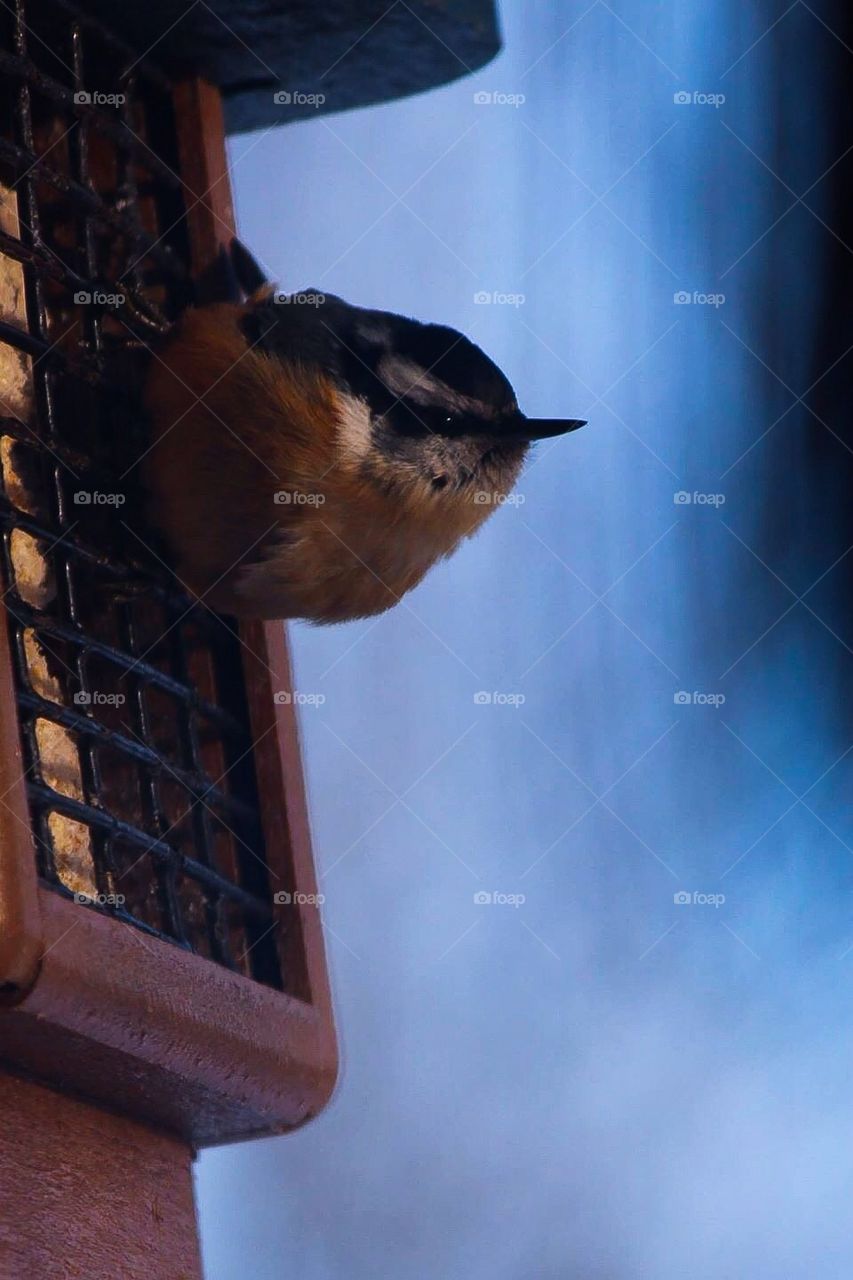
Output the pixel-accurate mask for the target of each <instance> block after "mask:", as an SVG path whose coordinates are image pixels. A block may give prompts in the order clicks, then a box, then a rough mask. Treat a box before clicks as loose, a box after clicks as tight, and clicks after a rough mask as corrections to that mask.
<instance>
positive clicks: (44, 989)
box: [0, 81, 337, 1280]
mask: <svg viewBox="0 0 853 1280" xmlns="http://www.w3.org/2000/svg"><path fill="white" fill-rule="evenodd" d="M176 105H177V114H178V119H179V125H180V128H179V132H180V141H181V167H182V174H183V177H184V180H185V184H186V187H187V188H188V191H189V192H190V193H191V194H190V195H189V196H188V200H187V204H188V208H189V213H188V218H189V223H190V230H191V240H192V246H193V255H194V261H193V268H194V271H195V272H196V273H197V274H199V275H201V274H203V273H204V272H205V270H206V269H207V267H209V266H210V265H211V263H213V262H214V261H215V259H216V256H217V254H218V250H219V246H220V245H221V244H222V243H224V242H226V241H227V239H228V237H229V235H230V233H231V228H232V226H233V211H232V208H231V197H230V189H229V187H228V178H227V166H226V163H225V148H224V135H223V132H222V113H221V105H220V103H219V97H218V94H217V92H216V90H215V89H213V88H212V87H211V86H209V85H206V84H204V83H202V82H199V81H192V82H188V83H186V84H182V85H180V86H179V87H178V89H177V92H176ZM5 631H6V628H5V627H2V628H0V791H5V792H6V793H5V795H0V842H2V843H0V902H2V903H3V906H2V907H0V923H2V922H3V921H4V920H8V921H9V922H10V924H11V926H12V927H13V928H16V929H17V933H16V934H15V938H16V941H14V942H13V943H9V944H5V940H4V946H0V960H2V961H3V965H4V966H5V967H3V968H2V970H0V980H4V979H5V980H7V981H12V980H15V981H16V982H17V986H16V988H15V990H16V993H17V994H18V995H19V996H20V994H21V991H22V989H23V988H24V987H25V986H26V984H27V983H30V982H32V979H33V977H35V981H34V982H33V983H32V986H31V987H30V989H29V990H28V991H27V992H26V994H25V995H24V998H22V999H19V1002H18V1003H17V1004H15V1005H14V1007H11V1008H9V1007H7V1008H5V1009H3V1008H2V1007H0V1060H2V1061H4V1062H6V1063H7V1064H10V1065H12V1066H13V1067H14V1069H15V1070H16V1071H24V1072H26V1073H28V1074H29V1075H30V1076H31V1077H33V1078H36V1079H38V1080H40V1081H44V1082H46V1083H49V1084H52V1085H53V1086H54V1087H55V1088H57V1089H59V1090H61V1091H63V1092H66V1093H69V1094H70V1093H73V1094H76V1095H78V1096H79V1097H82V1098H85V1099H88V1100H90V1101H93V1102H96V1103H98V1104H100V1105H101V1106H102V1107H106V1108H109V1109H111V1110H112V1111H113V1112H115V1113H121V1114H123V1115H125V1116H128V1117H131V1118H132V1119H134V1120H136V1121H141V1122H147V1123H148V1124H151V1125H154V1126H157V1127H158V1128H160V1129H162V1130H165V1131H169V1132H171V1133H173V1134H176V1135H178V1136H179V1137H181V1138H183V1139H184V1140H185V1141H186V1142H189V1143H191V1144H192V1145H193V1146H195V1147H198V1146H205V1145H212V1144H215V1143H222V1142H229V1141H236V1140H239V1139H243V1138H250V1137H258V1136H263V1135H266V1134H271V1133H279V1132H283V1131H285V1130H287V1129H290V1128H293V1127H294V1126H296V1125H299V1124H302V1123H303V1122H304V1121H305V1120H307V1119H309V1118H310V1117H311V1116H312V1115H315V1114H316V1113H317V1112H318V1111H319V1110H320V1109H321V1108H322V1107H323V1106H324V1105H325V1103H326V1101H327V1100H328V1098H329V1096H330V1094H331V1092H332V1089H333V1088H334V1084H335V1078H336V1074H337V1050H336V1042H335V1034H334V1025H333V1020H332V1012H331V1001H330V997H329V986H328V978H327V973H326V963H325V956H324V948H323V938H322V930H321V927H320V920H319V914H318V909H317V906H316V905H315V901H314V900H315V898H316V882H315V876H314V868H313V859H312V854H311V843H310V835H309V828H308V820H307V812H306V805H305V796H304V792H303V780H302V762H301V755H300V750H299V739H298V730H297V721H296V707H295V705H294V703H293V701H292V700H290V701H288V700H287V699H286V698H282V697H281V694H285V695H286V694H287V693H289V692H291V691H292V683H291V672H290V662H289V655H288V651H287V644H286V638H285V631H284V628H283V626H282V625H280V624H272V623H263V624H262V623H258V624H251V625H248V626H245V627H244V628H243V629H242V632H241V639H242V642H243V653H244V669H245V675H246V686H247V697H248V703H249V710H250V714H251V724H252V732H253V737H254V740H255V752H254V756H255V764H256V769H257V776H258V782H259V791H260V798H261V806H262V819H263V825H264V835H265V845H266V853H267V860H268V863H269V868H270V875H271V880H272V884H273V886H274V887H275V886H277V885H287V886H288V893H289V894H290V895H291V900H290V901H282V902H279V903H277V904H276V907H275V910H276V912H277V914H278V916H279V918H280V920H281V922H282V925H283V930H284V937H285V951H286V954H285V957H284V959H285V964H286V965H288V964H289V975H290V976H289V979H288V981H289V989H288V992H287V993H283V992H281V991H277V990H273V989H272V988H270V987H266V986H263V985H261V984H260V983H257V982H253V981H251V980H250V979H249V978H246V977H244V976H243V975H242V974H239V973H234V972H232V971H230V970H228V969H225V968H223V967H222V966H220V965H217V964H214V963H213V962H211V961H209V960H206V959H204V958H202V957H200V956H197V955H193V954H191V953H189V952H186V951H183V950H181V949H179V948H177V947H175V946H172V945H170V944H169V943H167V942H163V941H160V940H159V939H156V938H152V937H149V936H147V935H145V934H143V933H141V932H140V931H138V930H136V929H134V928H132V927H130V926H128V925H125V924H122V923H120V922H119V921H117V920H115V919H111V918H110V917H108V916H106V915H103V914H100V913H99V912H96V911H92V910H90V909H89V908H87V907H85V906H81V905H79V904H78V903H75V902H72V901H69V900H68V899H66V898H64V897H60V896H59V895H57V894H56V893H54V892H52V891H51V890H49V889H45V888H42V887H40V886H38V885H37V883H36V881H35V863H34V857H33V849H32V840H31V836H30V824H29V818H28V815H27V812H26V803H25V794H24V780H23V778H22V776H21V760H20V746H19V743H18V741H17V734H18V730H17V719H16V716H15V711H14V697H13V694H14V691H13V688H12V677H11V664H10V661H9V657H10V655H9V653H8V650H7V649H6V648H3V647H2V646H3V645H5V644H6V643H7V642H6V641H5V639H3V638H2V637H4V636H5ZM277 694H278V695H279V697H276V695H277ZM7 787H8V790H6V788H7ZM15 806H17V808H16V807H15ZM18 810H20V812H18ZM284 896H286V895H284ZM3 912H5V913H6V914H5V915H4V914H3ZM10 936H11V935H10ZM36 957H40V967H39V968H38V973H37V975H36V974H35V973H34V966H35V963H36ZM7 975H12V977H11V978H8V977H7ZM105 1123H106V1122H105ZM110 1124H112V1121H110ZM39 1140H40V1139H39ZM175 1150H183V1149H182V1148H175ZM184 1154H185V1153H184ZM52 1156H53V1158H54V1159H58V1158H59V1157H58V1153H57V1152H56V1151H55V1150H54V1151H53V1152H52ZM80 1158H81V1160H82V1159H83V1155H82V1154H81V1157H80ZM182 1158H183V1156H182ZM50 1165H51V1161H50V1160H49V1159H47V1157H45V1167H50ZM78 1185H79V1183H78ZM76 1200H77V1197H75V1203H76ZM33 1274H38V1272H33ZM44 1274H51V1273H50V1272H45V1273H44ZM57 1274H65V1273H63V1272H59V1273H57ZM67 1274H69V1275H71V1274H74V1273H73V1272H68V1273H67ZM80 1274H81V1275H88V1274H92V1275H97V1274H98V1273H96V1272H94V1271H93V1272H91V1273H89V1272H87V1271H86V1270H85V1268H84V1269H83V1270H82V1271H81V1273H80ZM113 1274H115V1275H122V1276H124V1275H131V1274H135V1273H132V1272H130V1271H128V1270H126V1269H122V1268H118V1269H117V1270H115V1271H114V1272H113ZM151 1274H152V1275H158V1274H163V1275H164V1276H165V1275H168V1276H169V1277H170V1280H172V1277H173V1276H176V1275H177V1274H178V1273H177V1272H175V1271H169V1270H165V1271H163V1272H156V1271H152V1272H151ZM188 1274H190V1275H192V1274H194V1273H193V1272H189V1273H188Z"/></svg>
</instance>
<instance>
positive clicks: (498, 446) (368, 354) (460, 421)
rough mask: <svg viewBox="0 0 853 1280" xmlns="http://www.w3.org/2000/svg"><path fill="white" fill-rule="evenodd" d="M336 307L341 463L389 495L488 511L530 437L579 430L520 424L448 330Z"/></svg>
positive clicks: (553, 423)
mask: <svg viewBox="0 0 853 1280" xmlns="http://www.w3.org/2000/svg"><path fill="white" fill-rule="evenodd" d="M334 301H337V300H334ZM341 305H342V306H344V307H346V313H347V320H348V324H347V328H346V332H345V334H343V335H341V334H340V331H339V346H338V357H339V360H338V368H339V377H340V380H341V382H342V383H343V386H342V390H343V392H344V394H343V397H342V413H341V420H342V421H341V440H340V444H341V453H342V458H343V459H344V460H345V461H346V462H347V463H348V464H349V465H352V466H355V467H357V468H358V470H359V472H360V474H361V475H363V476H364V478H365V479H366V480H368V481H370V482H371V483H374V484H376V485H379V486H381V487H382V488H383V489H385V490H386V491H388V492H389V493H395V494H399V495H400V496H401V497H406V496H408V497H410V498H412V497H413V498H415V499H416V500H417V501H418V503H419V504H420V505H421V506H423V507H424V509H425V510H432V511H435V510H436V508H437V509H438V510H441V509H444V510H448V509H449V508H450V507H453V508H456V509H457V511H458V509H459V508H460V507H462V506H474V507H482V506H484V505H485V506H486V507H488V506H489V505H491V504H492V503H495V502H499V501H500V498H501V496H502V495H506V494H507V493H509V491H510V490H511V489H512V487H513V485H514V484H515V482H516V480H517V479H518V476H519V473H520V471H521V467H522V464H523V462H524V458H525V455H526V453H527V450H528V448H529V447H530V444H531V443H532V442H533V441H534V440H539V439H543V438H545V437H549V436H557V435H562V434H563V433H564V432H567V431H573V430H575V428H577V427H580V426H583V425H584V424H583V422H581V421H579V420H577V419H533V418H528V417H526V416H525V415H524V414H523V413H522V412H521V410H520V409H519V407H518V402H517V400H516V397H515V392H514V391H513V389H512V386H511V385H510V383H509V381H508V379H507V378H506V377H505V376H504V374H503V373H502V372H501V371H500V369H499V368H498V367H497V365H496V364H494V362H493V361H492V360H490V359H489V357H488V356H487V355H485V353H484V352H482V351H481V350H480V348H479V347H477V346H475V345H474V343H473V342H471V341H470V340H469V339H468V338H466V337H464V336H463V335H462V334H461V333H458V332H457V331H456V330H455V329H450V328H447V327H445V326H443V325H435V324H421V323H420V322H418V321H416V320H410V319H407V318H405V317H403V316H396V315H392V314H390V313H389V312H383V311H361V310H357V309H356V308H352V307H347V306H346V304H341ZM333 314H334V313H333V312H330V317H333ZM321 319H322V316H321ZM477 514H478V515H479V516H483V515H485V514H487V512H484V511H479V512H478V513H477Z"/></svg>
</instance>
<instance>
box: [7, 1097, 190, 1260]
mask: <svg viewBox="0 0 853 1280" xmlns="http://www.w3.org/2000/svg"><path fill="white" fill-rule="evenodd" d="M0 1114H2V1117H3V1123H2V1140H0V1205H2V1217H0V1280H28V1278H29V1277H37V1276H39V1277H42V1276H43V1277H44V1278H45V1280H72V1278H73V1280H116V1277H119V1276H120V1277H121V1278H122V1280H155V1277H162V1280H201V1262H200V1258H199V1249H198V1239H197V1234H196V1222H195V1206H194V1203H193V1187H192V1174H191V1154H190V1151H189V1149H188V1148H187V1147H186V1146H185V1145H184V1144H183V1143H181V1142H180V1141H178V1140H176V1139H175V1138H171V1137H169V1136H167V1135H165V1134H162V1133H157V1132H155V1131H154V1130H152V1129H149V1128H146V1127H145V1126H143V1125H139V1124H135V1123H134V1122H133V1121H132V1120H127V1119H124V1118H120V1117H117V1116H111V1115H105V1114H104V1112H103V1111H101V1110H99V1109H98V1108H97V1107H92V1106H89V1105H88V1104H87V1103H84V1102H80V1101H78V1100H77V1099H75V1098H68V1097H64V1096H63V1095H62V1094H59V1093H55V1092H53V1091H52V1090H49V1089H45V1088H43V1087H42V1086H40V1085H37V1084H33V1083H31V1082H30V1081H26V1080H21V1079H18V1078H16V1077H13V1076H3V1075H2V1074H0Z"/></svg>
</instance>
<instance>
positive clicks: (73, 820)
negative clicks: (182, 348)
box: [0, 0, 286, 988]
mask: <svg viewBox="0 0 853 1280" xmlns="http://www.w3.org/2000/svg"><path fill="white" fill-rule="evenodd" d="M178 174H179V162H178V155H177V145H176V137H175V121H174V115H173V104H172V97H171V86H170V84H169V82H168V80H167V79H166V78H165V77H164V76H163V75H161V74H160V73H159V72H158V71H157V70H156V68H154V67H152V66H151V65H149V64H148V63H146V62H139V61H136V59H135V57H134V55H133V54H132V53H131V52H130V51H129V50H128V49H126V48H125V47H123V46H122V45H121V44H120V42H117V41H116V40H114V39H113V38H112V37H111V36H110V34H109V33H107V32H105V31H104V30H103V29H102V28H101V27H100V26H98V25H97V24H95V23H93V22H91V21H89V20H88V19H87V18H86V17H85V16H84V15H82V14H80V13H79V12H77V11H75V10H74V9H73V8H72V7H70V6H66V5H65V4H64V3H59V2H57V0H17V3H16V4H15V5H14V11H13V7H12V6H11V5H7V4H6V3H5V0H4V5H3V7H0V182H1V183H2V184H4V186H5V187H6V188H7V194H6V195H5V196H4V200H3V204H2V207H0V255H2V256H0V273H2V272H4V271H5V275H2V278H0V357H2V358H3V362H2V363H0V415H1V416H0V461H2V471H3V486H2V493H0V549H1V550H2V570H3V578H4V581H3V584H2V585H3V588H4V589H5V590H4V595H3V600H4V603H5V608H6V610H7V615H8V621H9V627H10V636H11V645H12V651H13V659H14V666H15V681H16V688H17V694H18V706H19V715H20V723H21V732H22V738H23V744H24V752H25V764H26V770H27V785H28V791H29V802H30V809H31V815H32V823H33V834H34V836H35V844H36V850H37V858H38V867H39V873H40V875H41V877H42V878H43V880H44V882H46V883H47V884H48V885H50V886H51V887H52V888H54V889H55V890H57V891H58V892H61V893H64V894H66V895H71V896H75V897H77V899H78V901H80V902H81V903H85V904H86V905H81V910H85V909H88V907H91V906H92V905H93V904H94V905H95V906H96V907H97V908H98V909H102V910H106V911H108V912H110V913H111V914H113V915H115V916H117V917H118V918H120V919H122V920H124V921H126V922H127V923H128V924H131V925H133V926H134V927H135V928H136V929H139V930H142V931H144V932H145V933H148V934H154V935H156V936H157V937H159V938H165V939H168V940H170V941H171V942H173V943H175V944H177V945H179V946H181V947H184V948H187V949H189V950H192V951H196V952H198V953H200V954H202V955H205V956H207V957H209V958H210V959H212V960H214V961H216V962H218V963H220V964H223V965H226V966H228V967H230V968H232V969H237V970H239V971H241V972H243V973H245V974H247V975H248V976H250V977H252V978H254V979H255V980H257V981H261V982H264V983H266V984H268V985H272V986H276V987H279V988H281V987H283V986H284V985H285V981H284V977H283V974H282V967H281V960H280V950H279V943H280V939H279V936H278V935H279V928H278V926H277V925H274V923H273V922H274V916H273V912H272V907H271V888H272V887H271V885H270V875H269V871H268V869H267V866H266V862H265V857H264V846H263V837H262V831H261V823H260V819H259V815H258V803H257V791H256V782H255V772H254V763H253V753H252V742H251V737H250V730H249V723H248V714H247V709H246V693H245V687H244V684H243V673H242V663H241V654H240V646H239V640H238V639H237V637H236V634H235V631H234V629H233V628H232V627H231V626H230V625H229V624H228V623H227V622H224V621H223V620H220V619H217V618H216V617H214V615H212V614H211V613H210V612H209V611H208V610H206V609H205V608H204V607H203V606H198V605H195V606H194V605H193V604H192V602H191V601H190V600H189V599H188V598H187V597H185V596H184V595H183V594H182V593H181V591H180V590H179V588H178V586H177V584H176V583H175V582H174V580H173V579H171V578H170V576H169V574H168V572H167V571H166V570H165V568H164V567H163V564H162V562H161V559H160V558H159V557H162V556H163V554H164V553H163V550H162V548H159V547H158V546H157V544H156V541H155V538H154V535H153V534H152V533H151V532H150V531H149V530H147V529H146V527H145V522H144V518H143V516H142V515H141V511H142V498H141V495H140V494H139V492H138V491H137V489H136V486H137V484H138V483H139V479H138V477H139V468H138V467H136V466H135V465H134V464H135V463H136V461H137V460H138V459H139V457H140V455H141V454H142V453H143V451H144V449H145V447H146V445H145V435H144V426H143V424H141V423H140V421H139V416H140V415H139V407H138V406H139V403H140V386H141V377H142V371H143V368H144V364H145V361H146V359H148V358H149V357H148V354H147V352H146V347H147V346H148V345H149V343H151V342H152V341H154V342H156V337H157V335H158V333H161V332H163V331H165V330H166V329H167V328H168V325H169V323H170V322H171V320H173V319H174V317H175V316H177V315H178V314H179V313H180V311H181V310H182V309H183V308H184V307H185V306H186V305H187V303H188V302H189V301H190V300H191V298H192V286H191V281H190V275H189V268H188V261H189V250H188V243H187V239H186V234H187V233H186V222H185V219H184V217H183V215H184V213H185V203H184V189H183V185H182V182H181V180H180V178H179V176H178ZM8 189H11V195H9V194H8ZM16 223H17V225H15V224H16ZM16 264H18V265H16ZM4 282H5V283H4ZM16 282H17V283H16ZM119 298H120V299H121V300H117V299H119ZM4 375H5V376H4ZM81 494H82V495H83V497H82V498H81V496H80V495H81ZM86 495H88V498H87V497H86ZM274 887H275V888H276V889H279V888H285V887H286V886H282V885H279V884H276V885H275V886H274Z"/></svg>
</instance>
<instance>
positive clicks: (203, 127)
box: [175, 78, 337, 1062]
mask: <svg viewBox="0 0 853 1280" xmlns="http://www.w3.org/2000/svg"><path fill="white" fill-rule="evenodd" d="M175 104H176V106H175V114H176V117H177V119H178V122H179V126H178V141H179V146H180V149H181V173H182V176H183V179H184V182H185V184H186V186H187V188H188V200H189V205H190V211H189V213H188V221H189V228H190V243H191V248H192V254H193V270H194V274H195V275H196V276H197V277H198V278H200V279H203V280H204V279H207V280H209V281H210V285H211V288H213V289H215V287H216V275H215V272H213V268H214V266H215V264H216V261H217V259H218V258H219V255H220V253H221V250H222V248H223V247H226V246H227V245H228V244H229V243H230V241H231V238H232V236H233V235H234V234H235V229H236V228H235V217H234V205H233V200H232V195H231V184H230V181H229V177H228V159H227V156H226V152H225V130H224V123H223V112H222V98H221V95H220V93H219V90H218V89H217V88H215V86H213V85H211V84H208V83H207V82H206V81H204V80H201V79H198V78H196V79H192V80H187V81H184V82H182V83H181V84H180V85H178V86H177V89H176V91H175ZM189 193H191V194H189ZM240 634H241V638H242V641H243V666H244V670H245V673H246V684H247V688H248V697H249V710H250V714H251V721H252V730H253V734H254V737H255V740H256V743H257V747H256V752H255V756H256V768H257V771H258V788H259V792H260V800H261V809H262V815H263V820H264V829H265V831H266V833H267V838H268V843H269V844H270V845H273V846H279V847H278V848H274V849H273V850H271V857H270V861H271V863H272V864H273V867H274V866H275V864H276V863H278V865H281V863H282V860H283V859H286V860H287V861H288V862H289V864H290V869H291V872H292V875H293V879H294V882H295V883H296V884H298V885H299V888H300V891H301V892H302V893H303V894H304V895H305V896H307V897H311V896H316V892H317V885H316V882H315V872H314V858H313V853H312V848H311V834H310V828H309V824H308V811H307V805H306V800H305V789H304V781H303V770H302V753H301V748H300V742H299V725H298V719H297V708H296V705H295V703H294V702H293V701H292V700H291V701H289V702H288V701H286V700H285V696H284V695H287V694H288V693H289V692H292V688H293V682H292V666H291V661H290V650H289V645H288V642H287V630H286V627H285V625H284V624H283V623H280V622H251V623H243V624H242V625H241V628H240ZM282 815H284V816H285V819H286V821H285V823H284V824H282V821H281V819H282ZM278 905H279V908H280V910H282V914H284V916H285V933H284V937H285V956H284V962H285V966H286V967H287V966H288V965H289V967H290V972H291V973H294V972H295V973H297V974H298V980H299V981H298V987H297V991H298V994H300V995H303V996H304V998H305V999H306V1000H310V1001H311V1003H312V1005H313V1006H314V1008H315V1009H317V1011H318V1013H319V1015H320V1018H321V1025H322V1027H323V1028H324V1029H325V1039H326V1051H327V1053H328V1055H329V1058H330V1061H332V1060H334V1061H335V1062H336V1054H337V1049H336V1044H335V1035H334V1025H333V1020H332V1008H331V999H330V994H329V982H328V972H327V968H326V959H325V950H324V944H323V933H322V929H321V926H320V917H319V914H318V912H317V910H316V909H315V908H314V907H313V906H311V905H310V904H305V903H300V902H293V903H290V904H278ZM303 955H304V971H303V972H302V973H299V966H300V964H301V963H302V961H301V959H300V958H301V957H302V956H303Z"/></svg>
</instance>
